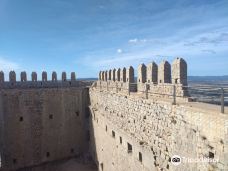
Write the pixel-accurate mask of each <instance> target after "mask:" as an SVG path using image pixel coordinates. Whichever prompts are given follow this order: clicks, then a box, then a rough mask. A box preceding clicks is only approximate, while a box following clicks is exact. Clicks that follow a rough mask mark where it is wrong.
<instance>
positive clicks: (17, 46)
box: [0, 0, 228, 78]
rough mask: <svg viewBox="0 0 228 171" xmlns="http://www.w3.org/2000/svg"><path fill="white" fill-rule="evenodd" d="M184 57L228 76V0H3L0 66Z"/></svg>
mask: <svg viewBox="0 0 228 171" xmlns="http://www.w3.org/2000/svg"><path fill="white" fill-rule="evenodd" d="M177 56H178V57H183V58H184V59H186V61H187V62H188V66H189V70H188V71H189V75H228V60H227V59H228V1H227V0H200V1H196V0H0V70H3V71H5V72H6V73H7V72H8V71H9V70H12V69H13V70H15V71H16V72H17V73H20V72H21V71H24V70H25V71H27V73H28V74H29V75H30V73H31V72H32V71H37V72H38V73H39V75H41V74H40V73H41V72H42V71H43V70H45V71H47V72H48V73H49V78H50V75H51V72H52V71H53V70H55V71H57V72H58V74H59V75H58V77H59V78H60V73H61V72H62V71H66V72H67V73H68V75H69V73H70V72H71V71H75V72H76V74H77V77H95V76H97V74H98V72H99V70H106V69H110V68H114V67H116V68H117V67H124V66H129V65H132V66H133V67H134V68H137V66H138V65H139V64H140V63H145V64H147V63H149V62H151V61H153V60H154V61H155V62H157V63H160V62H161V60H163V59H166V60H168V61H170V62H172V60H173V59H174V58H175V57H177Z"/></svg>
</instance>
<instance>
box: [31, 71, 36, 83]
mask: <svg viewBox="0 0 228 171" xmlns="http://www.w3.org/2000/svg"><path fill="white" fill-rule="evenodd" d="M31 77H32V81H37V73H36V72H32V74H31Z"/></svg>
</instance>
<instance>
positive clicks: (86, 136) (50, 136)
mask: <svg viewBox="0 0 228 171" xmlns="http://www.w3.org/2000/svg"><path fill="white" fill-rule="evenodd" d="M20 78H21V81H20V82H18V81H16V74H15V72H13V71H12V72H10V73H9V81H5V79H4V73H3V72H0V89H1V94H0V133H1V135H0V136H1V137H0V155H1V162H2V165H1V170H2V171H8V170H17V169H21V168H27V169H28V168H32V167H34V166H37V165H42V164H43V163H46V162H51V161H56V160H61V159H64V158H71V157H79V156H82V155H84V154H89V155H90V156H91V157H92V159H93V160H94V162H95V163H96V165H97V169H98V170H99V171H114V170H115V171H116V170H118V171H157V170H160V171H183V170H184V171H196V170H200V171H208V170H224V171H225V170H228V142H227V141H228V115H225V114H222V113H220V112H219V111H218V110H214V108H215V106H214V105H207V104H200V105H199V104H198V103H197V104H198V105H196V103H195V102H191V98H190V96H189V93H188V87H187V85H188V83H187V63H186V61H185V60H184V59H182V58H177V59H175V60H174V61H173V63H172V65H171V64H170V63H169V62H168V61H162V62H161V63H160V64H159V65H157V64H156V63H155V62H152V63H150V64H148V65H147V66H146V65H144V64H141V65H139V67H138V75H137V81H135V75H134V68H133V67H132V66H130V67H128V68H123V69H112V70H109V71H100V72H99V79H98V81H96V82H94V83H93V84H92V85H90V84H89V83H86V82H82V81H78V80H77V79H76V76H75V73H74V72H72V73H71V78H70V79H67V76H66V73H65V72H63V73H62V80H57V74H56V72H53V73H52V80H47V73H46V72H43V73H42V80H41V81H39V80H37V74H36V73H35V72H33V73H32V74H31V81H28V80H27V74H26V72H22V73H21V77H20ZM209 107H210V108H209ZM176 155H178V156H181V158H182V161H181V163H179V165H178V166H177V163H175V161H174V160H173V156H176ZM174 159H175V158H174ZM191 159H192V160H193V161H194V159H199V160H200V159H208V160H209V162H199V161H198V160H197V161H198V162H196V160H195V161H194V162H192V160H191Z"/></svg>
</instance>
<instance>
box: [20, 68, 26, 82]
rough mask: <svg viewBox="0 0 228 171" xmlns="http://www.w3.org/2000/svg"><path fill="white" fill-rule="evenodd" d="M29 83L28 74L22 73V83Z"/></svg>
mask: <svg viewBox="0 0 228 171" xmlns="http://www.w3.org/2000/svg"><path fill="white" fill-rule="evenodd" d="M25 81H27V74H26V72H25V71H23V72H21V82H25Z"/></svg>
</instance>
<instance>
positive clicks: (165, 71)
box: [158, 61, 171, 83]
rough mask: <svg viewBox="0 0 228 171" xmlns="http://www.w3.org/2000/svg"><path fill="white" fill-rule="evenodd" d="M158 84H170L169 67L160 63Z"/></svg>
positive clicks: (166, 63) (164, 63) (167, 64)
mask: <svg viewBox="0 0 228 171" xmlns="http://www.w3.org/2000/svg"><path fill="white" fill-rule="evenodd" d="M158 83H171V65H170V64H169V62H168V61H162V62H161V63H160V65H159V67H158Z"/></svg>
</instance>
